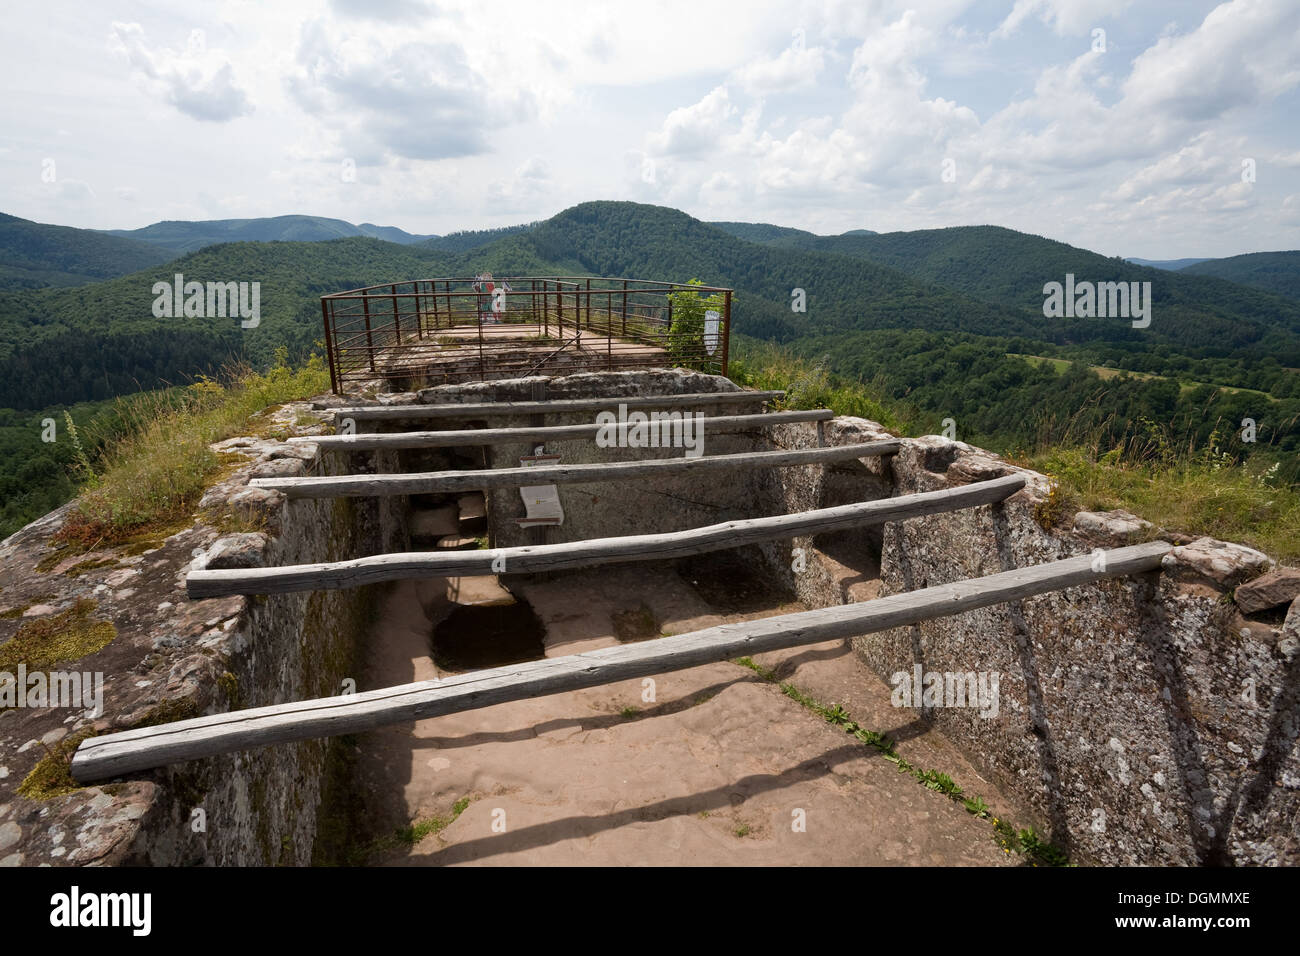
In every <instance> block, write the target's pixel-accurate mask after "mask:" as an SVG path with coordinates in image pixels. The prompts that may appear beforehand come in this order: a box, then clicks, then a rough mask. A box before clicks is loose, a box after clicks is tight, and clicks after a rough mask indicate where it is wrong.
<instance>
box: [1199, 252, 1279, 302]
mask: <svg viewBox="0 0 1300 956" xmlns="http://www.w3.org/2000/svg"><path fill="white" fill-rule="evenodd" d="M1181 271H1182V272H1183V274H1184V275H1196V276H1214V277H1215V278H1218V279H1227V280H1228V281H1229V282H1237V283H1240V284H1241V285H1248V286H1252V287H1254V288H1256V289H1263V290H1265V291H1267V292H1276V293H1277V294H1278V295H1284V296H1287V297H1288V298H1291V299H1297V300H1300V250H1295V249H1292V250H1289V251H1287V252H1248V253H1246V254H1245V255H1241V256H1228V257H1227V258H1225V259H1206V260H1205V261H1204V262H1198V263H1196V264H1195V265H1192V266H1188V267H1187V268H1186V269H1183V270H1181Z"/></svg>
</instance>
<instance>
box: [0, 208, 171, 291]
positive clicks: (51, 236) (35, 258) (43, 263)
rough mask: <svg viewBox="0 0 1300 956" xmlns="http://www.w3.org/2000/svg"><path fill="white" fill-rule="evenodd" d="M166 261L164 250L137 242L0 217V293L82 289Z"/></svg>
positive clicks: (93, 232) (14, 217) (166, 256)
mask: <svg viewBox="0 0 1300 956" xmlns="http://www.w3.org/2000/svg"><path fill="white" fill-rule="evenodd" d="M171 258H173V255H172V254H171V253H169V252H167V251H166V250H163V249H159V248H158V247H157V246H154V245H152V244H150V243H147V242H141V241H140V240H138V239H127V238H122V237H119V236H106V235H103V234H101V233H98V232H95V231H94V230H91V229H76V228H74V227H72V226H52V225H49V224H47V223H43V222H32V221H31V220H30V219H20V218H18V217H17V216H9V215H6V214H4V213H0V289H39V288H43V287H45V286H74V285H84V284H85V283H87V282H97V281H99V280H101V279H112V278H114V277H116V276H120V275H126V274H127V273H129V272H136V271H138V270H140V269H147V268H149V267H150V266H154V265H158V264H159V263H161V262H166V261H167V260H168V259H171Z"/></svg>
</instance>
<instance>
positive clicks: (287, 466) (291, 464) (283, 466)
mask: <svg viewBox="0 0 1300 956" xmlns="http://www.w3.org/2000/svg"><path fill="white" fill-rule="evenodd" d="M305 471H306V468H305V467H304V466H303V461H302V459H301V458H273V459H271V460H270V461H262V462H258V463H257V464H256V465H254V466H253V468H252V470H251V471H250V472H249V473H248V474H249V477H250V478H295V477H297V476H298V475H301V474H303V472H305Z"/></svg>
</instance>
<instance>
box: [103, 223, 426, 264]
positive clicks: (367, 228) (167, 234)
mask: <svg viewBox="0 0 1300 956" xmlns="http://www.w3.org/2000/svg"><path fill="white" fill-rule="evenodd" d="M101 231H102V232H103V233H105V234H107V235H110V236H117V237H119V238H124V239H139V240H143V241H145V242H150V243H153V244H154V245H156V246H161V247H163V248H164V249H169V250H171V251H172V252H173V253H175V254H178V255H179V254H183V253H187V252H195V251H197V250H199V249H202V248H204V247H205V246H214V245H216V244H218V243H221V242H326V241H329V240H331V239H350V238H353V237H355V236H368V237H370V238H372V239H383V240H384V241H385V242H396V243H398V244H400V245H413V244H415V243H418V242H427V241H428V240H430V239H437V238H438V237H437V236H434V235H427V236H420V235H414V234H413V233H409V232H407V231H406V230H404V229H399V228H397V227H396V226H376V225H373V224H372V223H368V222H367V223H362V224H361V225H359V226H354V225H353V224H352V223H350V222H346V221H344V220H342V219H329V218H326V217H324V216H298V215H292V216H271V217H268V218H261V219H206V220H198V221H188V220H165V221H163V222H155V223H153V224H152V225H149V226H143V227H141V228H140V229H105V230H101Z"/></svg>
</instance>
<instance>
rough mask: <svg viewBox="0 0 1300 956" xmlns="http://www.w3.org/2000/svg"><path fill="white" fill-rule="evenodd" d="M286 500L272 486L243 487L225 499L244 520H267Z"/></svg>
mask: <svg viewBox="0 0 1300 956" xmlns="http://www.w3.org/2000/svg"><path fill="white" fill-rule="evenodd" d="M312 447H315V446H312ZM286 500H287V499H286V497H285V495H284V492H282V491H276V490H275V489H274V488H245V489H243V490H242V491H237V492H235V493H234V494H233V495H231V496H230V497H229V498H228V499H227V501H228V502H229V504H230V508H231V510H232V511H233V512H234V513H235V515H236V516H238V517H240V518H242V519H244V520H245V521H258V520H268V521H269V520H272V519H273V518H276V517H278V513H279V511H280V509H281V508H282V507H283V506H284V503H285V501H286Z"/></svg>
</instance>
